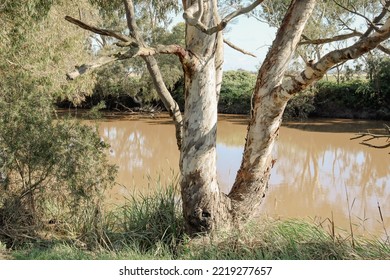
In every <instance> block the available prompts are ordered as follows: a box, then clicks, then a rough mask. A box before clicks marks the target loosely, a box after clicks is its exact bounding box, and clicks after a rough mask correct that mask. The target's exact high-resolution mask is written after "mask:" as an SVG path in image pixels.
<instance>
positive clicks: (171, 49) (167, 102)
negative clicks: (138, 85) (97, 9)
mask: <svg viewBox="0 0 390 280" xmlns="http://www.w3.org/2000/svg"><path fill="white" fill-rule="evenodd" d="M123 4H124V6H125V10H126V20H127V26H128V28H129V29H130V32H131V36H132V37H133V38H134V39H135V40H136V41H137V43H138V44H139V45H140V46H141V48H140V50H139V52H138V55H141V53H142V50H144V51H145V52H147V51H149V53H148V55H147V56H146V53H145V55H143V56H142V58H143V60H144V61H145V63H146V66H147V68H148V71H149V74H150V76H151V77H152V80H153V84H154V86H155V88H156V91H157V93H158V95H159V97H160V99H161V101H162V102H163V103H164V106H165V108H166V109H167V110H168V112H169V115H170V116H171V118H172V120H173V122H174V124H175V129H176V141H177V146H178V148H179V150H180V149H181V143H182V139H183V117H182V115H181V112H180V108H179V105H178V104H177V102H176V101H175V100H174V99H173V97H172V95H171V93H170V92H169V90H168V89H167V87H166V85H165V83H164V80H163V77H162V75H161V71H160V69H159V67H158V64H157V61H156V59H155V58H154V56H153V54H155V53H153V51H156V52H157V50H158V49H160V51H161V53H175V54H178V55H179V58H180V60H181V61H182V63H183V59H184V58H185V57H186V55H187V52H186V51H185V50H184V49H183V48H181V47H180V46H178V45H174V46H164V47H163V46H160V47H156V48H155V49H154V50H153V48H148V47H146V45H145V43H144V41H143V39H142V36H141V35H140V33H139V32H138V26H137V22H136V20H135V12H134V4H133V1H132V0H123Z"/></svg>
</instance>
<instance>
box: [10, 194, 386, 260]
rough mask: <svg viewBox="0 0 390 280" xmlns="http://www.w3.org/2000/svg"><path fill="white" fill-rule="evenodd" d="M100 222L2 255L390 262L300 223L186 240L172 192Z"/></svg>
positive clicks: (371, 245) (381, 253)
mask: <svg viewBox="0 0 390 280" xmlns="http://www.w3.org/2000/svg"><path fill="white" fill-rule="evenodd" d="M101 222H102V225H101V227H100V231H99V232H100V234H98V235H96V234H95V233H93V234H91V236H95V238H88V239H81V238H80V236H79V237H78V238H73V239H67V240H65V239H63V238H62V239H61V238H58V239H54V238H51V239H49V240H40V241H39V242H38V241H35V242H30V243H28V244H23V245H22V246H20V247H18V248H15V249H14V250H12V251H9V252H8V253H7V254H8V255H9V256H10V257H11V258H13V259H34V260H35V259H39V260H58V259H60V260H69V259H76V260H77V259H83V260H95V259H104V260H120V259H132V260H147V259H154V260H155V259H186V260H208V259H210V260H215V259H222V260H225V259H226V260H228V259H234V260H240V259H242V260H248V259H266V260H267V259H268V260H336V259H341V260H342V259H390V244H389V243H386V242H385V241H380V240H369V239H363V238H361V239H360V238H359V237H356V236H354V238H353V243H352V238H351V236H344V237H342V236H335V235H334V233H329V232H327V231H325V230H324V229H323V228H322V227H321V226H318V225H315V224H313V223H310V222H306V221H302V220H285V221H272V220H267V221H264V222H262V223H261V224H250V225H247V226H246V227H245V228H244V229H242V230H241V231H239V232H238V231H232V232H220V233H216V234H213V235H212V236H211V235H210V236H202V237H198V238H193V239H190V238H189V237H187V236H186V235H185V234H184V232H183V220H182V217H181V212H180V207H178V199H177V193H176V191H175V189H174V188H173V187H170V188H166V189H165V190H162V191H159V192H157V193H155V194H154V195H150V196H141V197H133V198H131V199H129V200H128V201H127V202H126V204H125V205H123V206H121V207H119V208H118V209H115V210H114V211H111V212H110V213H108V215H106V216H104V219H102V221H101ZM91 231H92V232H94V231H93V230H92V229H91ZM80 240H83V241H82V242H81V241H80ZM85 242H87V243H85ZM88 242H90V244H88Z"/></svg>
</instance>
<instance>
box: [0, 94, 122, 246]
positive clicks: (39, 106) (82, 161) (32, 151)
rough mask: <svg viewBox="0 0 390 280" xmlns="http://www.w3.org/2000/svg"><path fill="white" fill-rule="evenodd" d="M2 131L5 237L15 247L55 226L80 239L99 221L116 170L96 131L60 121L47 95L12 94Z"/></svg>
mask: <svg viewBox="0 0 390 280" xmlns="http://www.w3.org/2000/svg"><path fill="white" fill-rule="evenodd" d="M0 131H1V132H2V133H1V135H0V174H1V181H0V228H1V231H0V237H3V238H4V237H6V238H7V241H9V242H12V243H11V244H14V243H15V242H16V241H24V240H25V238H26V237H31V238H34V239H35V238H36V237H38V236H39V232H40V231H41V230H42V229H45V228H46V229H47V228H54V227H55V228H56V230H58V228H59V227H60V228H61V230H67V231H73V230H74V231H75V232H76V233H77V234H78V235H81V234H83V230H86V227H89V226H92V225H93V224H94V221H95V220H96V219H99V216H100V215H101V211H100V200H101V198H102V195H103V193H104V191H105V190H106V189H107V188H109V187H111V185H112V184H113V182H114V178H115V173H116V169H115V167H114V166H112V165H110V164H109V163H108V161H107V159H106V154H105V151H106V148H107V145H106V144H105V143H103V142H102V141H101V140H100V137H99V135H98V134H97V132H96V130H94V129H93V128H91V127H90V126H87V125H82V124H80V123H79V122H77V121H75V120H59V119H57V118H56V117H55V111H54V109H53V107H52V105H51V100H50V99H49V98H46V97H45V96H44V95H43V94H33V93H27V92H25V91H21V92H15V91H12V90H10V91H9V92H7V93H3V94H1V95H0ZM95 230H96V229H95ZM89 231H90V230H89ZM9 245H10V243H9Z"/></svg>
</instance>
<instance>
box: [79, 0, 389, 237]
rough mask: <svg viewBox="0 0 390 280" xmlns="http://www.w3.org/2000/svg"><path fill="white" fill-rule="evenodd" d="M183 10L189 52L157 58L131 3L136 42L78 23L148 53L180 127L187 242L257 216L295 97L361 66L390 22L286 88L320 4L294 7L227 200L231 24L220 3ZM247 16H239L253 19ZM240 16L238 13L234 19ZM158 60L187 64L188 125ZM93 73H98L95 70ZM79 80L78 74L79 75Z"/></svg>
mask: <svg viewBox="0 0 390 280" xmlns="http://www.w3.org/2000/svg"><path fill="white" fill-rule="evenodd" d="M182 2H183V7H184V10H185V13H184V16H185V18H186V19H187V26H186V49H182V48H180V47H179V46H177V45H172V46H170V47H169V46H168V47H167V48H160V51H158V48H156V49H151V48H147V46H146V44H145V43H144V41H143V40H142V38H141V37H140V34H139V33H138V31H137V25H136V22H135V13H134V5H133V1H132V0H123V3H124V5H125V8H126V16H127V19H128V26H129V29H130V31H131V32H130V35H131V37H132V39H131V40H129V39H127V38H126V37H123V35H120V34H117V33H116V32H114V31H107V30H103V29H98V28H92V27H90V26H88V25H86V24H84V23H80V22H79V23H77V24H78V25H79V26H82V27H83V28H85V29H88V30H92V31H94V32H98V34H105V35H106V34H108V33H109V34H110V36H113V37H115V38H117V39H120V40H122V41H125V42H126V43H127V44H128V45H129V46H130V45H131V44H134V40H135V42H136V43H137V44H136V45H137V46H138V48H140V47H141V48H144V49H147V51H146V52H143V53H139V54H138V55H139V56H142V57H143V58H144V60H145V62H146V64H147V66H148V69H149V71H150V73H151V75H152V76H153V81H154V83H155V86H156V88H157V90H158V92H159V94H160V96H161V98H162V100H163V101H164V104H165V106H166V108H167V110H168V111H169V112H170V114H171V116H172V118H173V120H174V122H175V125H176V135H177V140H178V146H179V147H180V172H181V194H182V202H183V213H184V219H185V224H186V231H187V233H189V234H197V233H201V232H211V231H213V230H216V229H221V228H229V227H231V226H239V225H240V224H242V222H243V221H245V220H247V219H248V218H250V217H251V215H253V214H254V213H255V212H256V209H257V208H258V206H259V205H260V203H261V202H262V200H263V198H264V196H265V193H266V190H267V187H268V181H269V176H270V171H271V168H272V166H273V163H274V159H273V158H272V153H271V152H272V149H273V147H274V145H275V141H276V138H277V136H278V133H279V128H280V125H281V117H282V114H283V111H284V108H285V106H286V103H287V101H288V100H289V99H290V98H291V97H292V95H294V94H295V93H297V92H299V91H301V90H303V89H305V88H306V87H307V86H308V85H310V84H312V83H313V82H314V81H317V80H319V79H320V78H321V77H323V76H324V74H325V73H326V72H327V71H328V70H329V69H330V68H331V67H333V66H335V65H337V64H339V63H342V62H345V61H347V60H350V59H355V58H358V57H359V56H361V55H362V54H364V53H366V52H368V51H370V50H372V49H374V48H376V47H377V46H378V45H379V44H380V43H381V42H383V41H385V40H387V39H389V38H390V18H388V19H387V20H386V21H385V23H384V24H383V25H382V26H381V27H380V28H378V27H376V29H375V28H374V27H373V26H371V27H369V28H368V29H367V32H366V33H365V34H364V35H363V36H362V37H361V38H360V39H359V40H358V41H357V42H356V43H354V44H353V45H352V46H350V47H348V48H344V49H341V50H336V51H332V52H330V53H328V54H327V55H325V56H324V57H322V58H321V59H319V60H318V62H316V63H314V64H310V65H308V67H307V68H306V69H305V70H304V71H302V72H301V73H300V74H299V75H297V76H295V77H293V78H291V79H287V80H283V76H284V73H285V71H286V69H287V66H288V64H289V62H290V59H291V57H292V55H293V53H294V51H295V49H296V46H297V44H298V42H299V39H300V37H301V34H302V31H303V29H304V27H305V25H306V22H307V20H308V18H309V17H310V15H311V13H312V11H313V9H314V6H315V2H316V0H292V1H291V4H290V7H289V9H288V11H287V12H286V14H285V16H284V19H283V22H282V25H281V27H280V28H279V30H278V33H277V35H276V39H275V41H274V42H273V44H272V47H271V49H270V50H269V52H268V55H267V57H266V59H265V61H264V62H263V65H262V67H261V68H260V70H259V74H258V77H257V82H256V87H255V91H254V94H253V97H252V110H251V118H250V123H249V125H248V133H247V138H246V143H245V149H244V155H243V158H242V162H241V167H240V169H239V171H238V173H237V177H236V181H235V183H234V185H233V187H232V190H231V192H230V193H229V195H225V194H223V193H222V192H221V191H220V188H219V186H218V182H217V170H216V142H217V141H216V131H217V117H218V115H217V112H218V111H217V104H218V98H219V90H220V87H221V82H222V62H223V61H222V57H223V53H222V48H223V38H222V33H221V32H216V33H213V32H214V31H217V30H221V29H220V28H222V27H224V25H226V22H224V21H222V22H221V21H220V19H219V16H218V11H217V0H183V1H182ZM261 2H262V1H259V0H257V1H254V2H253V4H252V5H250V6H248V7H249V8H254V7H255V6H256V5H258V4H260V3H261ZM388 5H390V4H386V6H385V7H384V10H383V12H382V13H381V15H380V16H379V17H377V18H376V20H374V21H375V22H379V21H380V20H381V19H382V18H383V17H384V15H385V14H386V12H387V7H388ZM249 8H248V9H243V10H242V11H241V12H242V13H244V12H246V11H249V10H250V9H249ZM233 14H235V13H233ZM238 14H240V12H237V13H236V15H238ZM225 19H226V18H225ZM230 19H232V18H230ZM72 22H75V20H72ZM374 29H375V30H374ZM210 30H211V31H210ZM205 31H206V32H205ZM99 32H100V33H99ZM107 32H108V33H107ZM206 33H208V34H206ZM210 34H211V35H210ZM257 36H261V34H257ZM158 52H160V53H171V54H176V55H178V56H179V58H180V60H181V62H182V64H183V69H184V76H185V112H184V118H183V121H182V120H181V114H180V111H179V110H178V106H177V104H176V102H175V101H174V100H173V98H172V97H171V96H170V93H169V92H168V90H167V89H166V87H165V85H164V82H163V80H162V77H161V74H160V72H159V69H158V66H157V63H156V60H155V59H154V58H148V56H151V55H153V54H156V53H158ZM110 61H112V58H111V60H110ZM92 67H94V65H91V66H90V68H92ZM77 75H80V73H79V72H78V73H77ZM182 123H183V126H182ZM181 133H182V138H181Z"/></svg>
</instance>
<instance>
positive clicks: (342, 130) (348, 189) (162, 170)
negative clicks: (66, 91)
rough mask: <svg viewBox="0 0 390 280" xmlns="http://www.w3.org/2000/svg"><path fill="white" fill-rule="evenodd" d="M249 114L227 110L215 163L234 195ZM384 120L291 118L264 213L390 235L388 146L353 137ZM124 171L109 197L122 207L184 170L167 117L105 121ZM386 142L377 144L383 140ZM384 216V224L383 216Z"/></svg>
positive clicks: (221, 122)
mask: <svg viewBox="0 0 390 280" xmlns="http://www.w3.org/2000/svg"><path fill="white" fill-rule="evenodd" d="M247 121H248V120H247V118H246V117H243V116H226V115H221V116H220V117H219V122H218V142H217V165H218V177H219V183H220V187H221V189H222V190H223V191H224V192H228V191H229V189H230V187H231V186H232V183H233V181H234V178H235V175H236V172H237V169H238V168H239V166H240V163H241V156H242V152H243V145H244V141H245V140H244V139H245V133H246V127H247ZM382 128H383V123H382V122H375V121H364V120H339V119H318V120H308V121H304V122H285V123H284V124H283V126H282V128H281V130H280V136H279V140H278V143H277V145H276V148H275V150H274V157H275V158H276V159H277V161H276V163H275V165H274V168H273V170H272V174H271V180H270V186H269V191H268V193H267V196H266V200H265V203H264V204H263V205H262V206H261V207H260V209H259V212H260V213H261V215H265V216H268V217H271V218H276V219H278V218H281V219H286V218H304V219H308V220H314V221H315V222H316V223H322V225H323V227H324V228H326V229H327V230H330V220H332V221H333V222H334V224H335V226H336V229H337V230H338V231H341V232H343V231H345V232H346V234H348V232H349V231H350V223H351V224H352V227H353V231H354V233H355V234H363V235H374V236H380V237H383V238H384V237H386V231H387V233H389V234H390V165H389V162H390V154H389V152H390V149H386V150H384V149H375V148H370V147H367V146H364V145H361V144H360V143H359V142H360V140H359V139H358V140H350V138H351V137H354V134H355V133H357V132H363V131H364V132H366V131H371V132H373V133H375V132H380V131H381V129H382ZM99 132H100V134H101V136H102V137H103V138H104V139H105V141H107V142H108V143H109V144H110V145H111V149H110V160H111V162H113V163H115V164H116V165H117V166H118V168H119V174H118V179H117V182H118V184H117V185H116V187H115V188H114V189H113V190H111V191H110V192H109V193H108V194H107V200H108V202H109V203H110V204H111V203H112V204H116V205H120V204H122V203H124V201H125V200H126V198H127V197H130V196H131V195H132V194H134V193H144V194H145V193H148V192H151V191H154V190H155V189H156V188H158V187H159V186H160V187H164V186H166V185H167V184H169V183H170V182H172V180H173V178H177V176H178V174H179V170H178V160H179V152H178V150H177V146H176V140H175V136H174V135H175V134H174V126H173V124H172V123H171V122H170V120H169V118H168V116H166V115H159V116H158V117H154V118H151V117H147V116H127V117H126V116H112V117H107V118H105V119H103V120H101V121H99ZM384 141H386V140H382V141H381V142H378V144H383V143H384ZM382 219H383V221H382Z"/></svg>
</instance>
